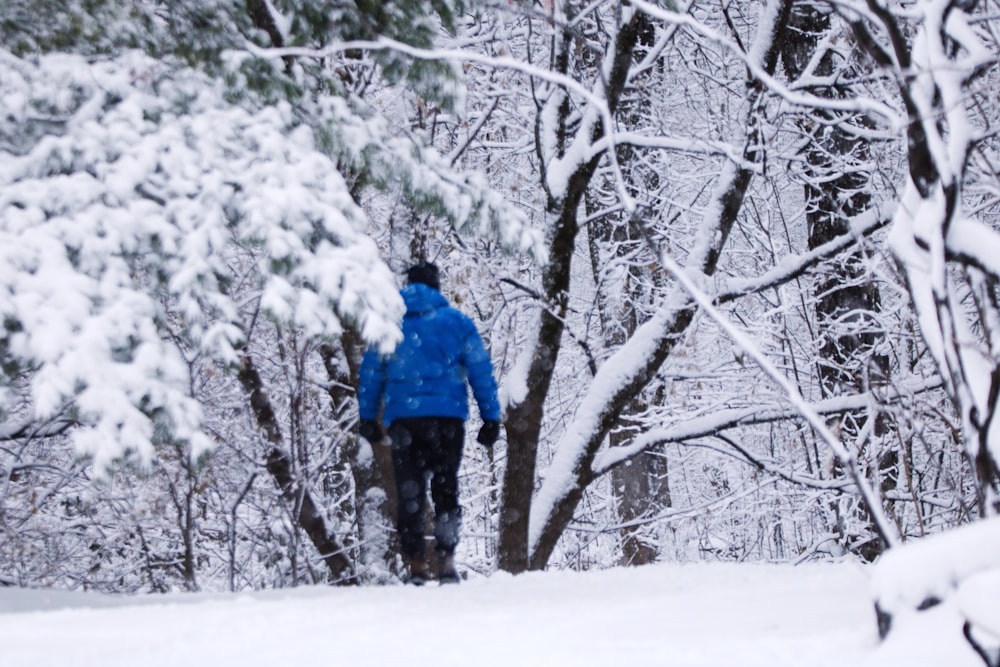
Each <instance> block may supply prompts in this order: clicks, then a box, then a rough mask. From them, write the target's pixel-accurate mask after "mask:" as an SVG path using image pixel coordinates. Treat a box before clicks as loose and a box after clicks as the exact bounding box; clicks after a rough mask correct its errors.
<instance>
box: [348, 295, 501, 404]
mask: <svg viewBox="0 0 1000 667" xmlns="http://www.w3.org/2000/svg"><path fill="white" fill-rule="evenodd" d="M401 294H402V296H403V300H404V302H405V303H406V316H405V317H404V318H403V327H402V328H403V340H402V341H401V342H400V343H399V345H398V346H397V347H396V350H395V351H394V353H393V354H392V355H390V356H388V357H385V358H383V359H373V358H368V359H367V360H366V363H365V364H363V365H362V372H363V374H362V378H361V385H360V388H359V389H360V392H361V393H360V395H359V400H360V401H361V403H362V408H361V411H362V419H365V418H372V419H374V418H375V417H376V416H377V411H375V410H372V403H376V402H377V401H378V399H379V395H380V396H381V399H382V401H383V402H384V408H385V412H384V414H383V418H382V421H383V422H384V423H386V424H391V423H392V422H393V421H394V420H396V419H399V418H401V417H453V418H458V419H462V420H465V419H468V417H469V398H468V389H467V387H466V383H467V382H468V384H469V385H470V386H471V387H472V391H473V395H474V396H475V398H476V401H477V403H478V404H479V406H480V411H481V412H482V413H484V414H483V419H484V420H487V421H488V420H491V419H492V420H499V419H500V406H499V403H497V398H496V385H495V383H494V381H493V368H492V364H491V362H490V357H489V354H488V353H487V352H486V349H485V348H484V347H483V344H482V340H481V339H480V337H479V332H478V331H476V328H475V325H474V324H473V323H472V321H471V320H470V319H469V318H468V317H466V316H465V315H464V314H462V313H461V312H459V311H458V310H455V309H454V308H452V307H450V306H449V304H448V300H447V299H445V297H444V295H442V294H441V293H440V292H439V291H437V290H436V289H434V288H432V287H429V286H427V285H424V284H421V283H414V284H411V285H408V286H407V287H405V288H404V289H403V290H402V291H401ZM368 355H371V356H377V353H375V352H374V351H370V352H369V353H368ZM366 373H374V374H377V375H380V376H381V377H380V378H378V377H376V378H372V377H367V376H366V375H365V374H366ZM379 380H382V382H383V383H384V384H382V386H381V387H379V384H378V381H379ZM373 389H374V390H377V391H376V392H375V393H374V394H369V393H366V392H368V391H369V390H373Z"/></svg>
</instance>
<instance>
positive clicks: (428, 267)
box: [406, 262, 441, 290]
mask: <svg viewBox="0 0 1000 667" xmlns="http://www.w3.org/2000/svg"><path fill="white" fill-rule="evenodd" d="M406 281H407V282H408V283H409V284H410V285H412V284H414V283H421V284H422V285H427V286H428V287H433V288H434V289H436V290H440V289H441V273H440V271H438V267H437V266H436V265H434V264H432V263H430V262H420V263H419V264H414V265H413V266H411V267H410V268H408V269H407V270H406Z"/></svg>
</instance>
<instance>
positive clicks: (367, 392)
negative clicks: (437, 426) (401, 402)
mask: <svg viewBox="0 0 1000 667" xmlns="http://www.w3.org/2000/svg"><path fill="white" fill-rule="evenodd" d="M384 389H385V364H384V363H383V361H382V357H381V356H380V355H379V353H378V351H377V350H376V349H374V348H369V349H368V351H367V352H365V356H364V357H363V358H362V359H361V369H360V371H358V413H359V416H360V417H361V419H378V414H379V409H380V408H381V407H382V391H383V390H384Z"/></svg>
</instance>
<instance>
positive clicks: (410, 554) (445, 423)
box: [389, 417, 465, 560]
mask: <svg viewBox="0 0 1000 667" xmlns="http://www.w3.org/2000/svg"><path fill="white" fill-rule="evenodd" d="M389 438H390V440H392V463H393V467H394V468H395V472H396V491H397V494H398V496H397V497H398V500H399V506H398V511H397V513H396V529H397V530H398V531H399V538H400V542H401V546H402V550H403V555H404V556H406V557H407V558H409V559H411V560H412V559H414V558H423V557H424V554H425V550H424V503H425V499H426V497H427V482H428V480H429V481H430V486H431V499H432V500H433V501H434V538H435V539H436V540H437V546H436V550H437V552H438V554H439V555H441V556H447V555H451V554H453V553H454V552H455V546H456V545H457V544H458V532H459V528H461V523H462V508H461V507H460V506H459V504H458V467H459V465H460V464H461V462H462V447H463V445H464V442H465V423H464V422H463V421H462V420H461V419H449V418H444V417H418V418H410V419H397V420H396V421H394V422H392V424H390V425H389Z"/></svg>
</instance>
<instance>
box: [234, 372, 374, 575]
mask: <svg viewBox="0 0 1000 667" xmlns="http://www.w3.org/2000/svg"><path fill="white" fill-rule="evenodd" d="M239 378H240V384H241V385H242V386H243V389H244V391H246V392H247V394H248V395H249V398H250V407H251V409H252V410H253V414H254V418H255V419H256V420H257V426H258V428H260V430H261V431H262V432H263V435H264V440H265V441H266V442H267V446H268V450H267V456H266V467H267V471H268V472H269V473H270V474H271V477H272V478H273V479H274V482H275V484H277V485H278V489H279V490H280V491H281V495H282V497H283V498H284V499H285V501H286V502H287V503H288V504H289V505H290V507H292V508H297V511H296V512H295V519H296V521H297V522H298V525H299V527H300V528H301V529H302V530H303V531H304V532H305V534H306V536H307V537H308V538H309V540H310V541H311V542H312V543H313V545H314V546H315V547H316V550H317V551H319V553H320V556H322V558H323V562H324V563H326V566H327V569H328V570H329V573H330V576H329V580H330V581H331V582H333V583H336V584H355V583H357V579H356V576H355V574H354V572H353V568H352V566H351V561H350V559H349V558H348V557H347V553H346V551H345V549H344V547H343V546H342V545H341V544H340V542H339V541H338V540H337V536H336V535H334V534H332V533H331V532H330V531H329V530H327V527H326V520H325V519H324V518H323V514H322V513H321V512H320V508H319V507H318V506H317V505H316V503H315V501H313V498H312V495H311V494H310V493H309V490H308V489H306V488H305V487H304V486H302V485H301V484H300V483H299V480H298V479H296V477H295V473H294V469H293V465H292V461H291V459H290V458H289V456H288V453H287V452H286V451H285V448H284V445H283V442H282V436H281V428H280V427H279V425H278V421H277V418H276V417H275V414H274V408H273V407H272V406H271V399H270V398H269V397H268V395H267V392H266V391H265V390H264V385H263V383H262V382H261V379H260V374H259V373H258V372H257V368H256V367H255V366H254V364H253V359H251V358H250V356H249V355H244V356H243V360H242V367H241V368H240V372H239Z"/></svg>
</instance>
